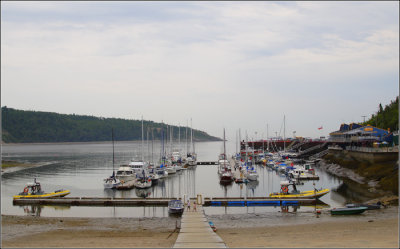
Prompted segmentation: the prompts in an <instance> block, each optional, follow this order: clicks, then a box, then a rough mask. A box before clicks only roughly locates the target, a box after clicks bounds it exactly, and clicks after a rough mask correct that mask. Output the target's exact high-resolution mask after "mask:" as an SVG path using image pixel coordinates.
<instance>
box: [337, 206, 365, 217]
mask: <svg viewBox="0 0 400 249" xmlns="http://www.w3.org/2000/svg"><path fill="white" fill-rule="evenodd" d="M367 209H368V208H367V207H345V208H333V209H331V210H330V211H331V214H332V215H338V214H342V215H346V214H361V213H363V212H364V211H365V210H367Z"/></svg>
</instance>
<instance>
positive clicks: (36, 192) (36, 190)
mask: <svg viewBox="0 0 400 249" xmlns="http://www.w3.org/2000/svg"><path fill="white" fill-rule="evenodd" d="M70 193H71V191H69V190H63V189H60V190H56V191H53V192H50V193H45V192H43V191H42V188H41V186H40V183H39V182H37V181H36V179H35V180H34V182H33V183H28V184H27V185H26V186H25V188H24V191H23V192H21V193H19V194H18V195H14V196H13V198H14V200H16V199H21V198H52V197H64V196H66V195H69V194H70Z"/></svg>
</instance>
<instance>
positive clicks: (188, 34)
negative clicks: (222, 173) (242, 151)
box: [1, 1, 399, 140]
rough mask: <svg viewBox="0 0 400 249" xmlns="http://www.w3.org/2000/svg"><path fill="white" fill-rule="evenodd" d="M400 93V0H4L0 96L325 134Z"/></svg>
mask: <svg viewBox="0 0 400 249" xmlns="http://www.w3.org/2000/svg"><path fill="white" fill-rule="evenodd" d="M398 95H399V2H397V1H388V2H380V1H365V2H363V1H361V2H359V1H356V2H347V1H339V2H331V1H328V2H315V1H304V2H301V1H300V2H292V1H288V2H286V1H277V2H273V1H255V2H241V1H233V2H226V1H223V2H207V1H199V2H141V1H132V2H129V1H122V2H111V1H110V2H107V1H101V2H94V1H88V2H65V1H62V2H58V1H54V2H52V1H45V2H37V1H29V2H21V1H15V2H5V1H1V106H7V107H10V108H16V109H22V110H34V111H46V112H57V113H63V114H73V113H75V114H79V115H93V116H98V117H105V118H109V117H114V118H124V119H136V120H137V119H141V116H143V118H144V119H145V120H152V121H154V122H164V123H168V124H172V125H181V126H185V125H186V124H189V126H190V119H192V126H193V128H194V129H199V130H203V131H205V132H207V133H209V134H210V135H213V136H218V137H222V135H223V128H225V130H226V134H227V137H228V139H230V140H234V139H235V138H236V134H237V131H238V130H239V129H240V130H241V134H242V138H243V137H244V136H245V134H246V133H247V134H248V137H249V139H260V138H266V137H267V135H269V137H271V136H275V135H281V136H282V137H283V136H285V137H293V135H296V136H301V137H312V138H317V137H320V136H328V135H329V133H330V132H333V131H336V130H338V129H339V126H340V124H342V123H351V122H361V121H363V119H364V117H363V116H366V119H368V118H370V117H371V115H372V114H374V113H375V112H376V111H377V110H378V106H379V103H381V104H382V105H383V106H384V105H386V104H389V103H390V101H391V100H394V99H395V97H396V96H398ZM284 120H285V122H284ZM283 123H285V125H283ZM319 127H323V128H322V129H318V128H319ZM284 131H285V132H284Z"/></svg>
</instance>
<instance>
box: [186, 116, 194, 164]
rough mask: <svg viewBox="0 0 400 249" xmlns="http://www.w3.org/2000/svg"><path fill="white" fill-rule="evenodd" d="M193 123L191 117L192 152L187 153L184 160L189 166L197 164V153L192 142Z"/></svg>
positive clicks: (191, 138)
mask: <svg viewBox="0 0 400 249" xmlns="http://www.w3.org/2000/svg"><path fill="white" fill-rule="evenodd" d="M193 141H194V140H193V125H192V119H190V145H191V146H192V148H193V151H192V152H188V153H187V157H186V162H187V164H188V165H189V166H196V165H197V154H196V152H195V149H194V142H193Z"/></svg>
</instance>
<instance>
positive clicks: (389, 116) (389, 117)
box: [363, 96, 399, 131]
mask: <svg viewBox="0 0 400 249" xmlns="http://www.w3.org/2000/svg"><path fill="white" fill-rule="evenodd" d="M363 125H372V126H375V127H378V128H381V129H390V131H397V130H398V129H399V96H397V97H396V99H395V100H392V101H390V104H388V105H386V106H385V108H383V107H382V104H381V103H380V104H379V106H378V111H377V112H376V113H375V114H372V116H371V118H370V119H369V120H368V121H366V122H365V123H363Z"/></svg>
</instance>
